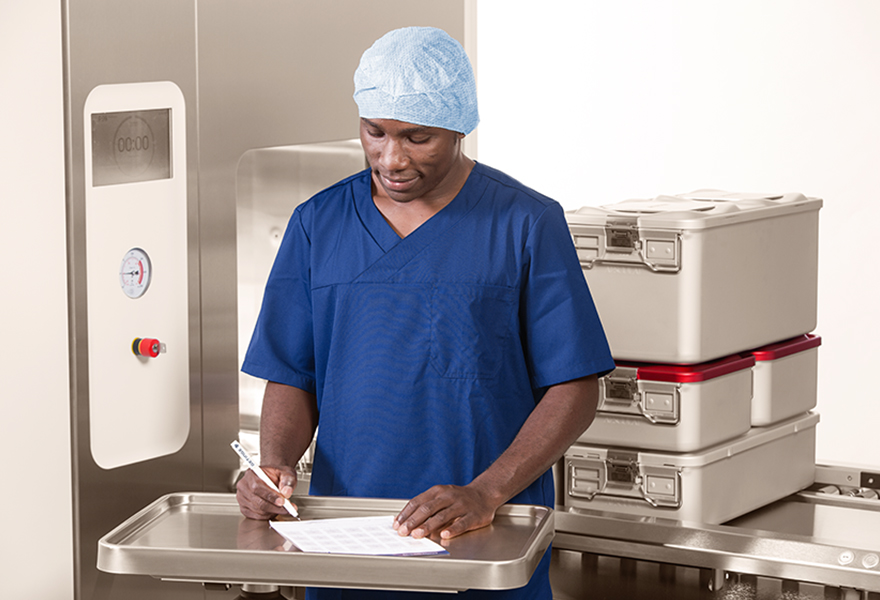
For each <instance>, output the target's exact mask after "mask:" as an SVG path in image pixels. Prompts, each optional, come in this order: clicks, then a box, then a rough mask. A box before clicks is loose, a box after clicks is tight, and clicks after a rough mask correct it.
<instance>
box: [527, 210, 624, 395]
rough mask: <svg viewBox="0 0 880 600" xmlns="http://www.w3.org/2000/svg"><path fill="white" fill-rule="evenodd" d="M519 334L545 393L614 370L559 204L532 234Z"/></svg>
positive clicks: (532, 371) (534, 377)
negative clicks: (564, 383) (567, 382)
mask: <svg viewBox="0 0 880 600" xmlns="http://www.w3.org/2000/svg"><path fill="white" fill-rule="evenodd" d="M524 255H525V259H526V264H525V267H524V268H525V273H524V282H523V286H522V292H521V294H522V296H521V311H520V319H521V323H520V326H521V329H522V331H523V337H524V340H523V341H524V350H525V353H526V361H527V364H528V368H529V374H530V377H531V380H532V386H533V387H535V388H543V387H547V386H550V385H555V384H558V383H563V382H565V381H570V380H572V379H577V378H579V377H585V376H587V375H592V374H599V375H600V376H601V375H604V374H606V373H608V372H610V371H611V370H612V369H614V361H613V359H612V358H611V352H610V350H609V347H608V342H607V340H606V338H605V332H604V330H603V328H602V323H601V322H600V320H599V315H598V313H597V312H596V307H595V305H594V303H593V298H592V296H591V294H590V290H589V288H588V287H587V282H586V279H585V278H584V274H583V271H582V270H581V266H580V263H579V262H578V259H577V253H576V252H575V249H574V244H573V243H572V240H571V234H570V233H569V231H568V225H567V224H566V222H565V215H564V213H563V211H562V207H561V206H560V205H559V204H558V203H555V202H553V203H551V204H549V205H548V207H547V209H546V210H545V211H544V212H543V213H542V214H541V216H540V217H539V218H538V219H537V221H536V222H535V225H534V226H533V227H532V229H531V231H530V232H529V235H528V238H527V241H526V248H525V254H524Z"/></svg>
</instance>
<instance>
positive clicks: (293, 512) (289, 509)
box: [231, 440, 299, 519]
mask: <svg viewBox="0 0 880 600" xmlns="http://www.w3.org/2000/svg"><path fill="white" fill-rule="evenodd" d="M231 446H232V449H233V450H235V452H236V454H238V455H239V456H240V457H241V459H242V460H243V461H244V462H245V464H246V465H247V466H248V467H249V468H250V470H251V471H253V472H254V473H256V474H257V477H259V478H260V479H262V480H263V483H265V484H266V485H268V486H269V487H270V488H272V489H273V490H275V491H276V492H278V493H279V494H280V493H281V491H280V490H279V489H278V486H277V485H275V482H273V481H272V480H271V479H269V476H268V475H266V472H265V471H264V470H263V469H261V468H260V467H259V466H258V465H257V463H255V462H254V459H253V458H251V455H250V454H248V452H247V450H245V449H244V447H243V446H242V445H241V444H239V443H238V440H232V444H231ZM284 508H286V509H287V512H289V513H290V514H291V515H293V516H294V517H296V518H297V519H299V513H298V512H296V508H294V506H293V504H291V503H290V500H288V499H287V498H285V499H284Z"/></svg>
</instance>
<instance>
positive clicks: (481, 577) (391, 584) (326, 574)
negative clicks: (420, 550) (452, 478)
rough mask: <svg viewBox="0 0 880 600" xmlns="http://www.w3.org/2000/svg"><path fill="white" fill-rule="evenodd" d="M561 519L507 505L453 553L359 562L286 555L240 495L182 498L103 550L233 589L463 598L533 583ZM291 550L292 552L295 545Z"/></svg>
mask: <svg viewBox="0 0 880 600" xmlns="http://www.w3.org/2000/svg"><path fill="white" fill-rule="evenodd" d="M292 500H293V501H294V502H295V504H297V505H298V507H299V512H300V515H301V517H302V518H303V519H304V520H308V519H322V518H335V517H363V516H376V515H387V514H397V513H398V512H399V511H400V510H401V509H402V508H403V506H404V505H405V504H406V501H405V500H381V499H363V498H335V497H312V496H302V497H294V498H293V499H292ZM553 532H554V512H553V511H552V510H551V509H549V508H546V507H542V506H532V505H513V504H508V505H505V506H503V507H502V508H500V509H499V510H498V513H497V514H496V517H495V520H494V522H493V523H492V525H490V526H488V527H485V528H483V529H479V530H476V531H471V532H468V533H466V534H464V535H462V536H460V537H457V538H454V539H452V540H449V541H448V542H443V545H444V546H445V548H446V550H448V552H449V554H446V555H435V556H356V555H341V554H309V553H303V552H300V551H298V550H297V549H295V548H292V549H285V547H284V542H285V540H284V538H282V537H281V536H280V535H279V534H278V533H276V532H275V531H274V530H273V529H271V528H270V527H269V525H268V523H267V522H264V521H253V520H250V519H245V518H244V517H243V516H241V513H240V512H239V509H238V504H237V502H236V500H235V496H234V495H232V494H208V493H177V494H170V495H167V496H164V497H162V498H160V499H158V500H156V501H155V502H154V503H152V504H150V505H149V506H147V507H146V508H144V509H143V510H141V511H140V512H138V513H137V514H135V515H133V516H132V517H131V518H129V519H127V520H126V521H125V522H124V523H122V524H121V525H119V526H118V527H116V528H115V529H114V530H113V531H111V532H110V533H108V534H107V535H105V536H104V537H103V538H102V539H101V540H100V541H99V544H98V568H99V569H100V570H102V571H105V572H108V573H115V574H131V575H150V576H152V577H156V578H159V579H164V580H173V581H190V582H200V583H208V584H213V583H219V584H233V585H266V586H313V587H343V588H364V589H389V590H415V591H432V592H450V593H453V592H459V591H463V590H466V589H512V588H517V587H522V586H523V585H525V584H526V583H528V581H529V579H530V578H531V576H532V573H533V572H534V570H535V568H536V567H537V565H538V562H539V561H540V560H541V558H542V556H543V555H544V552H545V551H546V550H547V548H548V547H549V545H550V542H551V540H552V538H553ZM288 547H289V545H288Z"/></svg>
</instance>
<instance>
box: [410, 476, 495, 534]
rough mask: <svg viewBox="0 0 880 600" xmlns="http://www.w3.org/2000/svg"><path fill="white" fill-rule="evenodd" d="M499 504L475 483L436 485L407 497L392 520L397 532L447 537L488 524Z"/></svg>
mask: <svg viewBox="0 0 880 600" xmlns="http://www.w3.org/2000/svg"><path fill="white" fill-rule="evenodd" d="M500 505H501V503H498V502H496V501H494V500H493V499H492V498H491V497H490V494H488V493H486V492H484V491H482V490H480V489H479V488H478V487H477V486H476V485H475V484H474V483H472V484H470V485H467V486H464V487H460V486H457V485H435V486H434V487H432V488H430V489H429V490H427V491H426V492H423V493H421V494H419V495H418V496H416V497H415V498H413V499H412V500H410V501H409V502H408V503H407V505H406V506H405V507H403V510H402V511H400V514H398V515H397V517H396V518H395V519H394V528H395V529H396V530H397V533H399V534H400V535H412V537H414V538H422V537H427V536H430V535H433V534H435V533H439V534H440V538H441V539H444V540H448V539H450V538H453V537H455V536H457V535H461V534H462V533H465V532H467V531H471V530H473V529H479V528H480V527H485V526H486V525H489V524H490V523H491V522H492V520H493V519H494V518H495V511H496V510H497V509H498V507H499V506H500Z"/></svg>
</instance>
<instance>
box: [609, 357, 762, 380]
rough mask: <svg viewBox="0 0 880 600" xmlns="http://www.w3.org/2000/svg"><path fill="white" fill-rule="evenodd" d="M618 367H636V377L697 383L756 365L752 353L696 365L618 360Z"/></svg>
mask: <svg viewBox="0 0 880 600" xmlns="http://www.w3.org/2000/svg"><path fill="white" fill-rule="evenodd" d="M616 364H617V366H618V367H630V368H635V369H636V378H637V379H645V380H650V381H667V382H671V383H696V382H700V381H706V380H708V379H715V378H716V377H721V376H722V375H727V374H729V373H734V372H736V371H742V370H743V369H750V368H751V367H753V366H755V357H754V356H752V355H751V354H746V355H742V356H740V355H738V354H735V355H733V356H728V357H726V358H722V359H720V360H714V361H710V362H705V363H700V364H696V365H647V364H641V363H627V362H618V363H616Z"/></svg>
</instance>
